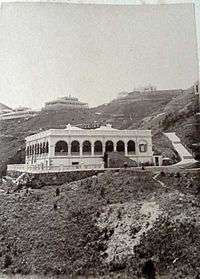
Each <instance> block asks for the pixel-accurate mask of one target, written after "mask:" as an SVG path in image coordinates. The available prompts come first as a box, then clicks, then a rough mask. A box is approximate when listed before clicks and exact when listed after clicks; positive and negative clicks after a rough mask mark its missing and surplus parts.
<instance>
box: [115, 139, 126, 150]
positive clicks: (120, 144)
mask: <svg viewBox="0 0 200 279" xmlns="http://www.w3.org/2000/svg"><path fill="white" fill-rule="evenodd" d="M117 152H121V153H124V152H125V144H124V142H123V141H122V140H119V141H118V142H117Z"/></svg>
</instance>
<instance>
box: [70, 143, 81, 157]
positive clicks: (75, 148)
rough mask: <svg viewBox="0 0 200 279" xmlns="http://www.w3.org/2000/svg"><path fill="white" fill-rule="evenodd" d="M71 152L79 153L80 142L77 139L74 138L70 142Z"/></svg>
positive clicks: (73, 153)
mask: <svg viewBox="0 0 200 279" xmlns="http://www.w3.org/2000/svg"><path fill="white" fill-rule="evenodd" d="M71 154H72V155H79V154H80V143H79V142H78V141H77V140H74V141H72V143H71Z"/></svg>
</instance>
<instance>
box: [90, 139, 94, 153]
mask: <svg viewBox="0 0 200 279" xmlns="http://www.w3.org/2000/svg"><path fill="white" fill-rule="evenodd" d="M91 151H92V154H91V155H92V156H94V142H92V143H91Z"/></svg>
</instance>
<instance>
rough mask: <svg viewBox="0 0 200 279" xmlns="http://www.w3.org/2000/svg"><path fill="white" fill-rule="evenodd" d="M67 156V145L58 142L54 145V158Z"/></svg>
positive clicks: (62, 141) (63, 142)
mask: <svg viewBox="0 0 200 279" xmlns="http://www.w3.org/2000/svg"><path fill="white" fill-rule="evenodd" d="M67 154H68V144H67V143H66V142H65V141H64V140H60V141H58V142H57V143H56V145H55V156H66V155H67Z"/></svg>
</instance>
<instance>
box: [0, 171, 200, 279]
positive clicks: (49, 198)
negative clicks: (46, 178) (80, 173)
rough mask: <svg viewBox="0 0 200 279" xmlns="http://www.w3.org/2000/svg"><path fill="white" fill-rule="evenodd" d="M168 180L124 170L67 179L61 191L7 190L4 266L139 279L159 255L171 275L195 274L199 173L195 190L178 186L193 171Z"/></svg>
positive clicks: (2, 203) (159, 264) (0, 265)
mask: <svg viewBox="0 0 200 279" xmlns="http://www.w3.org/2000/svg"><path fill="white" fill-rule="evenodd" d="M163 179H164V181H165V182H166V183H167V184H168V185H169V187H170V188H169V189H165V191H163V189H162V188H161V187H160V185H159V184H158V183H157V182H155V181H154V180H153V179H152V176H151V174H149V173H148V172H143V174H142V175H141V173H140V172H130V171H125V173H124V171H121V172H119V173H114V174H110V173H109V172H108V173H106V174H101V175H99V176H97V177H92V178H87V179H84V180H81V181H79V182H74V183H70V184H68V185H62V186H60V187H59V189H60V195H59V196H56V195H55V192H56V191H55V188H54V187H48V188H44V189H42V190H29V192H28V193H27V192H26V191H25V190H22V191H21V192H19V193H13V194H1V195H0V208H1V214H0V223H1V227H0V234H1V238H0V269H1V270H3V269H4V270H5V271H6V272H22V273H33V272H37V273H48V274H49V273H53V274H62V273H65V274H66V273H67V274H69V273H70V274H71V273H74V274H83V275H86V274H87V273H88V272H90V273H97V274H105V275H108V274H110V275H111V274H113V277H114V278H116V277H115V276H116V275H117V274H118V275H120V278H124V276H125V274H127V278H132V279H133V278H140V276H141V270H142V266H143V264H144V262H145V261H146V260H148V259H149V258H152V259H153V261H154V263H155V265H156V269H157V271H158V272H159V274H161V275H162V274H165V275H167V278H171V279H172V278H173V279H174V278H189V275H191V276H192V277H191V278H195V275H196V274H197V273H198V272H197V270H198V268H200V255H199V253H197V251H198V250H199V248H200V243H199V233H200V231H199V219H200V217H199V216H200V214H199V202H198V199H197V198H196V197H195V195H196V189H197V186H198V184H199V179H196V180H193V185H192V186H190V188H191V187H192V188H194V191H191V190H190V191H189V194H188V192H187V188H186V187H184V191H183V192H181V191H182V190H181V188H180V187H179V184H180V183H183V181H184V183H185V182H186V181H187V182H188V181H190V180H191V177H187V178H184V179H182V178H173V177H171V178H170V179H171V180H173V182H175V183H172V181H171V180H170V179H167V178H165V177H164V178H163ZM173 184H174V185H175V186H174V187H173V186H172V185H173ZM55 204H57V209H55V206H54V205H55ZM151 205H153V206H154V207H153V211H151V213H149V212H148V210H149V206H151ZM142 209H143V210H142ZM141 210H142V211H141ZM145 210H146V213H145ZM155 216H156V218H155ZM194 217H195V220H194ZM140 231H143V232H144V233H142V234H140ZM5 235H6V237H5ZM139 235H140V237H139V241H138V242H137V245H135V244H134V243H135V239H138V236H139ZM127 245H128V246H127ZM127 247H129V248H131V247H133V250H130V249H127ZM195 251H196V252H195ZM181 276H182V277H181ZM184 276H185V277H184ZM117 278H119V277H117Z"/></svg>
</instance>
